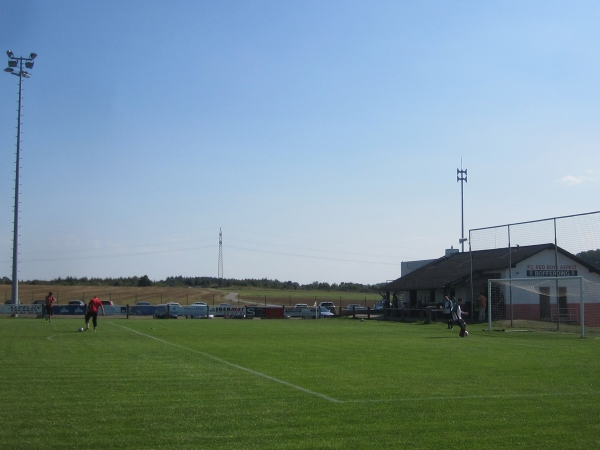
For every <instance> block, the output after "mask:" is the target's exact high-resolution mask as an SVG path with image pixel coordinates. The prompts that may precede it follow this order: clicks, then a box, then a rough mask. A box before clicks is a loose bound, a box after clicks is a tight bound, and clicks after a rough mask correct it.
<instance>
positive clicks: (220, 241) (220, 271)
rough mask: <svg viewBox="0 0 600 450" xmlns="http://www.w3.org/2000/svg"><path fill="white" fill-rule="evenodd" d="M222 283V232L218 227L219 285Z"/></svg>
mask: <svg viewBox="0 0 600 450" xmlns="http://www.w3.org/2000/svg"><path fill="white" fill-rule="evenodd" d="M222 283H223V233H222V231H221V229H220V228H219V285H221V284H222Z"/></svg>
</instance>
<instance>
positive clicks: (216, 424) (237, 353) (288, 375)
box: [0, 317, 600, 449]
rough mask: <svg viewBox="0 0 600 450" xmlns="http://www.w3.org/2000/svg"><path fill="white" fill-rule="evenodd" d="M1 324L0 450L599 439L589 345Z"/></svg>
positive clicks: (305, 328) (235, 326) (338, 324)
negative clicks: (92, 329)
mask: <svg viewBox="0 0 600 450" xmlns="http://www.w3.org/2000/svg"><path fill="white" fill-rule="evenodd" d="M79 326H82V321H81V320H76V319H55V320H54V321H53V322H52V323H51V324H49V323H46V322H45V321H43V320H41V319H21V318H19V319H15V318H12V319H1V320H0V361H1V366H0V376H1V378H2V381H3V392H2V401H1V402H0V420H1V427H2V428H1V429H2V433H1V438H0V448H6V449H39V448H46V449H50V448H55V449H69V448H78V449H90V448H93V449H119V448H139V449H182V448H188V449H198V448H202V449H210V448H227V449H232V448H235V449H244V448H248V449H267V448H268V449H327V448H335V449H362V448H364V449H369V448H373V449H379V448H390V449H392V448H393V449H399V448H402V449H428V448H430V449H482V448H486V449H514V448H530V449H545V448H552V449H582V448H598V446H600V420H599V418H600V379H599V377H598V374H599V373H600V370H599V369H600V359H599V358H598V353H599V350H600V340H599V339H597V338H596V337H592V338H586V339H581V338H579V337H577V336H576V335H574V334H558V333H541V332H535V333H516V332H514V333H509V332H506V333H493V332H492V333H489V332H483V331H482V329H481V327H476V326H472V327H471V330H470V333H471V334H470V336H469V337H468V338H466V339H461V338H459V337H458V336H457V334H458V331H457V330H456V328H455V330H452V331H450V330H447V329H446V326H445V325H444V324H442V323H434V324H431V325H422V324H418V323H412V324H409V323H392V322H379V321H365V322H360V321H358V320H352V319H332V320H222V319H215V320H183V319H180V320H150V319H148V320H126V319H114V318H109V317H101V318H100V319H99V329H98V332H97V333H92V332H84V333H79V332H77V328H78V327H79Z"/></svg>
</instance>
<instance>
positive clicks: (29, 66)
mask: <svg viewBox="0 0 600 450" xmlns="http://www.w3.org/2000/svg"><path fill="white" fill-rule="evenodd" d="M25 67H27V68H28V69H33V62H32V61H27V62H26V63H25Z"/></svg>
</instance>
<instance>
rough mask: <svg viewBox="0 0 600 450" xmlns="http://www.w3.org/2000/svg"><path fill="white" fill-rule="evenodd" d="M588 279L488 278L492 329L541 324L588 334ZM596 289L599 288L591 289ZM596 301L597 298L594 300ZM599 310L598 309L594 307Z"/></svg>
mask: <svg viewBox="0 0 600 450" xmlns="http://www.w3.org/2000/svg"><path fill="white" fill-rule="evenodd" d="M588 283H591V284H593V283H592V282H590V281H587V282H586V281H585V280H584V278H583V277H582V276H564V277H528V278H497V279H490V280H488V295H489V299H488V303H487V319H488V327H489V331H492V325H494V326H495V327H496V329H502V328H503V327H509V328H515V327H526V328H528V327H539V328H542V329H545V330H556V331H559V330H560V331H579V332H580V334H581V337H585V319H586V318H585V305H586V298H585V292H584V286H585V284H588ZM591 290H592V291H594V290H597V286H596V289H591ZM590 301H592V302H594V303H596V302H597V299H594V300H592V299H590ZM593 309H596V308H593Z"/></svg>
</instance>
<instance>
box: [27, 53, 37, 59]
mask: <svg viewBox="0 0 600 450" xmlns="http://www.w3.org/2000/svg"><path fill="white" fill-rule="evenodd" d="M36 56H37V53H30V54H29V59H30V60H32V61H33V60H34V59H35V58H36Z"/></svg>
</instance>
